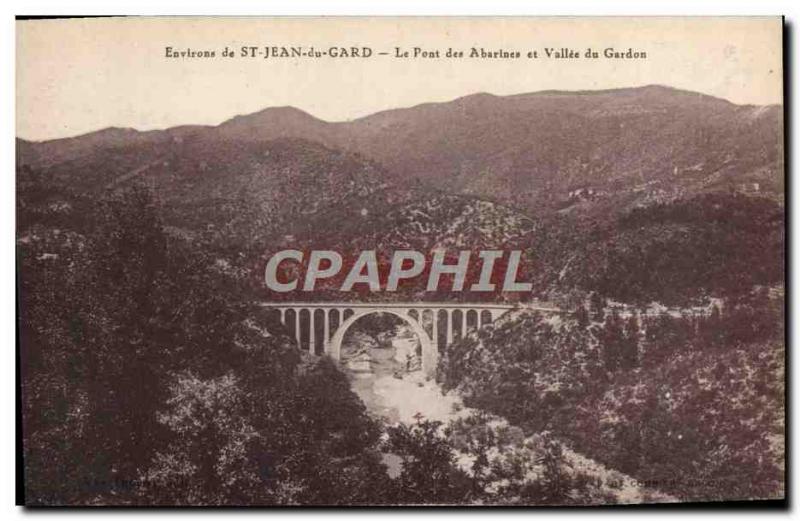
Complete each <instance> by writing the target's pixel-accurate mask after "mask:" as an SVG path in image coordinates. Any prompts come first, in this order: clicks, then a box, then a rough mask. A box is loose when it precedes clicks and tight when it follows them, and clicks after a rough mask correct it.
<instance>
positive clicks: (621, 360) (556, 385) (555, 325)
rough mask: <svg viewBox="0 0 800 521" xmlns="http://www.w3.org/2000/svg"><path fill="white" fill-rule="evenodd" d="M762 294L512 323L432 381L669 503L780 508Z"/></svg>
mask: <svg viewBox="0 0 800 521" xmlns="http://www.w3.org/2000/svg"><path fill="white" fill-rule="evenodd" d="M769 293H770V292H769V291H767V290H766V289H765V288H762V289H756V290H754V291H752V292H751V293H749V294H746V295H740V296H737V297H736V298H732V299H726V300H725V301H724V302H723V305H722V311H721V310H720V307H718V306H716V305H714V306H712V308H711V310H710V312H709V313H707V314H702V315H694V314H692V313H686V314H668V313H661V314H656V315H647V316H641V315H639V314H638V313H636V312H628V313H627V315H628V316H627V318H626V317H624V316H622V314H621V313H619V312H617V311H615V310H611V311H608V312H607V313H606V317H605V319H604V321H603V322H602V323H601V322H598V321H588V320H587V317H586V316H585V315H584V314H580V313H577V314H576V315H575V316H574V317H570V318H566V317H564V318H563V320H557V321H553V320H548V319H546V318H545V317H541V316H538V315H537V314H535V313H532V312H530V311H519V312H515V313H513V314H511V315H510V316H507V317H506V318H504V319H503V320H501V321H500V322H499V323H496V324H494V326H493V327H490V328H487V329H486V330H484V331H480V332H478V334H477V335H476V336H473V337H468V338H466V339H464V340H461V341H459V342H457V343H455V344H453V345H452V346H450V347H449V348H448V349H447V351H446V353H445V356H444V358H443V360H442V363H441V365H440V367H439V374H438V377H439V380H440V381H441V382H442V384H443V385H444V386H445V387H447V388H455V389H458V390H459V391H460V392H461V393H462V394H463V395H464V397H465V402H466V404H467V405H470V406H474V407H478V408H481V409H483V410H486V411H491V412H493V413H495V414H498V415H500V416H503V417H505V418H507V419H508V420H509V421H510V422H511V423H512V424H514V425H518V426H520V427H522V428H523V429H524V430H525V431H526V432H528V433H537V432H543V431H549V432H552V433H554V434H555V435H557V436H558V437H559V438H560V439H562V440H568V442H569V444H570V445H571V446H572V447H573V448H575V450H578V451H579V452H581V453H583V454H591V456H592V457H593V458H595V459H596V460H598V461H600V462H602V463H604V464H605V465H607V466H609V467H611V468H614V469H618V470H620V471H622V472H625V473H627V474H630V475H631V476H633V477H635V478H637V479H639V480H640V481H641V482H643V483H648V484H650V485H651V486H652V487H653V488H655V489H657V490H661V491H663V492H666V493H669V494H672V495H674V496H676V497H678V498H681V499H686V500H720V499H726V498H728V499H730V498H775V497H782V495H783V468H784V462H783V458H784V449H783V437H784V403H783V396H784V387H783V382H784V374H783V367H784V366H783V358H784V351H783V344H782V342H783V310H782V299H781V298H780V296H779V295H778V296H775V297H771V296H770V294H769Z"/></svg>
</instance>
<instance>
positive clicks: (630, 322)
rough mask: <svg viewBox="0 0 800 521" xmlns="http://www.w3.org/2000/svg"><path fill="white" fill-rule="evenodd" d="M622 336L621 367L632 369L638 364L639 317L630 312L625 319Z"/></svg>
mask: <svg viewBox="0 0 800 521" xmlns="http://www.w3.org/2000/svg"><path fill="white" fill-rule="evenodd" d="M623 336H624V338H623V339H622V342H621V344H620V345H621V348H622V350H621V353H620V364H621V366H622V368H623V369H633V368H634V367H636V366H637V365H638V364H639V337H640V330H639V318H638V317H637V316H636V313H631V315H630V316H629V317H628V319H627V320H626V321H625V330H624V335H623Z"/></svg>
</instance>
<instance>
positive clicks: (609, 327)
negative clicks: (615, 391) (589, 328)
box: [600, 310, 625, 372]
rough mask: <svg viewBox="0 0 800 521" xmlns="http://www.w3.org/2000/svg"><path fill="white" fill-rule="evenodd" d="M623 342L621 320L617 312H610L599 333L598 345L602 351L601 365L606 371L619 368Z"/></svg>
mask: <svg viewBox="0 0 800 521" xmlns="http://www.w3.org/2000/svg"><path fill="white" fill-rule="evenodd" d="M624 342H625V336H624V332H623V325H622V319H621V318H620V316H619V313H618V312H617V310H612V311H611V313H609V314H608V315H607V316H606V320H605V322H604V323H603V330H602V332H601V333H600V344H601V346H602V350H603V363H604V364H605V367H606V371H609V372H614V371H616V370H617V369H619V368H620V366H621V364H622V353H623V350H624Z"/></svg>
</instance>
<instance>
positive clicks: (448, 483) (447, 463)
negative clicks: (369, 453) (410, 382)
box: [385, 415, 471, 504]
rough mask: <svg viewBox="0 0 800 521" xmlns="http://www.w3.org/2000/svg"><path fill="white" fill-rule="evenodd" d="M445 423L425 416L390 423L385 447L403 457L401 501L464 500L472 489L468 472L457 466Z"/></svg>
mask: <svg viewBox="0 0 800 521" xmlns="http://www.w3.org/2000/svg"><path fill="white" fill-rule="evenodd" d="M441 425H442V423H441V422H438V421H431V420H424V419H423V418H422V416H421V415H419V416H418V417H417V421H416V423H415V424H413V425H406V424H403V423H400V424H397V425H395V426H392V427H389V428H388V429H387V431H386V433H387V435H388V440H387V442H386V445H385V450H386V451H387V452H390V453H394V454H396V455H398V456H400V458H402V460H403V466H402V471H401V473H400V476H399V477H398V478H397V487H398V495H397V497H398V499H399V501H400V502H402V503H413V504H419V503H435V504H452V503H461V502H462V501H463V500H464V498H465V497H466V495H467V494H468V493H469V491H470V488H471V486H470V481H469V479H468V478H467V476H466V475H465V474H464V473H463V471H460V470H459V469H458V468H457V467H456V466H455V455H454V453H453V450H452V448H451V447H450V444H449V442H448V440H447V437H446V436H445V434H444V433H442V432H441V431H440V427H441Z"/></svg>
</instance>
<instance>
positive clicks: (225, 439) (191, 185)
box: [16, 17, 786, 506]
mask: <svg viewBox="0 0 800 521" xmlns="http://www.w3.org/2000/svg"><path fill="white" fill-rule="evenodd" d="M16 32H17V35H16V44H17V53H16V73H17V81H16V89H17V91H16V109H17V113H16V134H17V136H16V204H17V206H16V216H17V223H16V252H17V288H18V323H19V330H18V331H19V333H18V349H19V374H20V379H19V382H18V384H19V390H20V408H21V432H22V436H21V439H20V446H19V454H20V456H19V457H20V462H21V470H22V472H21V475H20V478H19V479H20V481H21V483H20V484H21V487H22V490H23V493H24V497H23V498H22V500H21V501H22V502H23V503H24V504H25V505H29V506H64V505H66V506H89V505H91V506H110V505H114V506H119V505H124V506H165V505H179V506H198V505H207V506H219V505H237V506H311V505H325V506H356V505H368V506H388V505H393V506H412V505H450V506H474V505H482V506H495V505H496V506H508V505H515V506H553V505H559V506H562V505H623V504H642V503H644V504H663V503H687V502H688V503H697V502H723V501H752V500H774V501H776V502H780V501H782V500H784V498H785V493H786V492H785V484H786V482H785V473H786V466H785V465H786V455H785V428H786V427H785V425H786V422H785V388H786V380H785V357H786V354H785V349H786V346H785V326H784V307H785V281H786V266H785V245H786V237H785V216H786V208H785V205H786V201H785V186H786V184H785V173H784V165H785V163H784V108H783V77H784V71H783V53H782V49H783V20H782V19H781V18H779V17H725V18H702V17H698V18H688V17H687V18H680V17H650V18H625V17H622V18H613V17H610V18H580V17H554V18H553V17H551V18H525V17H517V18H511V17H493V18H488V17H487V18H481V17H478V18H466V17H462V18H455V17H454V18H424V17H408V18H391V17H386V18H360V17H351V18H336V17H327V18H321V17H320V18H313V17H311V18H303V17H278V18H266V17H240V18H235V17H230V18H226V17H205V18H204V17H163V18H159V17H154V18H149V17H119V18H115V17H110V18H108V17H107V18H91V19H81V18H72V19H35V20H23V19H20V20H17V22H16Z"/></svg>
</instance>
